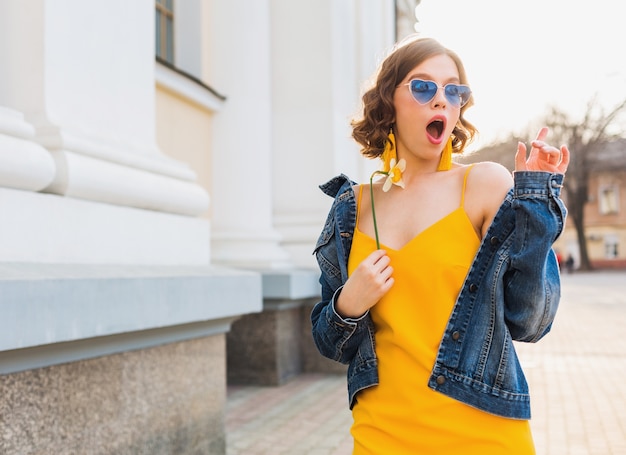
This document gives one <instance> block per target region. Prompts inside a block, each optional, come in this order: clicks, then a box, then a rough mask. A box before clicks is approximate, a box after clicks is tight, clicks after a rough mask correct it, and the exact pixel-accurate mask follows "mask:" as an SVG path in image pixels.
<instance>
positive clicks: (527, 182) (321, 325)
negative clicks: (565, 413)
mask: <svg viewBox="0 0 626 455" xmlns="http://www.w3.org/2000/svg"><path fill="white" fill-rule="evenodd" d="M562 181H563V175H562V174H551V173H548V172H530V171H523V172H515V173H514V185H513V188H511V190H509V192H508V193H507V195H506V197H505V199H504V201H503V203H502V205H501V206H500V208H499V210H498V212H497V214H496V216H495V218H494V220H493V222H492V223H491V226H490V227H489V229H488V231H487V234H486V235H485V237H484V238H483V239H482V241H481V244H480V247H479V249H478V252H477V254H476V256H475V258H474V260H473V262H472V265H471V267H470V270H469V272H468V274H467V276H466V278H465V282H464V283H463V286H462V287H461V290H460V293H459V295H458V298H457V300H456V303H455V305H454V307H453V310H452V313H451V315H450V318H449V320H448V323H447V326H446V328H445V331H444V333H443V336H442V339H441V343H440V345H439V349H438V353H437V357H436V361H435V364H434V365H433V368H432V372H431V375H430V378H429V381H428V387H430V388H431V389H432V390H436V391H438V392H441V393H443V394H445V395H447V396H449V397H451V398H454V399H456V400H459V401H461V402H463V403H466V404H468V405H470V406H473V407H476V408H478V409H482V410H484V411H486V412H490V413H493V414H496V415H500V416H504V417H509V418H515V419H528V418H530V397H529V393H528V384H527V382H526V379H525V377H524V373H523V371H522V369H521V366H520V362H519V360H518V357H517V355H516V353H515V349H514V347H513V340H516V341H525V342H536V341H538V340H539V339H541V338H542V337H543V336H544V335H545V334H546V333H548V331H549V330H550V327H551V325H552V321H553V320H554V317H555V314H556V310H557V307H558V303H559V299H560V275H559V268H558V264H557V261H556V256H555V254H554V252H553V250H552V244H553V243H554V241H555V240H556V239H557V238H558V236H559V235H560V234H561V232H562V230H563V226H564V222H565V217H566V213H567V211H566V208H565V205H564V204H563V202H562V201H561V199H560V198H559V197H560V192H561V187H562V185H561V184H562ZM354 184H355V183H354V182H352V181H351V180H350V179H349V178H348V177H346V176H345V175H343V174H342V175H340V176H337V177H335V178H333V179H332V180H330V181H329V182H327V183H326V184H324V185H321V186H320V188H321V189H322V191H324V192H325V193H326V194H328V195H329V196H331V197H334V198H335V200H334V202H333V205H332V207H331V209H330V213H329V214H328V218H327V220H326V223H325V225H324V228H323V230H322V233H321V235H320V237H319V239H318V241H317V244H316V247H315V255H316V258H317V261H318V264H319V267H320V270H321V276H320V284H321V292H322V295H321V301H320V302H319V303H317V304H316V305H315V307H314V308H313V311H312V312H311V321H312V324H313V329H312V331H313V338H314V340H315V344H316V346H317V348H318V349H319V351H320V352H321V354H322V355H324V356H326V357H329V358H331V359H333V360H336V361H338V362H341V363H345V364H348V365H349V366H348V402H349V405H350V408H352V407H353V406H354V404H355V402H356V399H357V398H358V396H357V394H358V392H359V391H360V390H362V389H365V388H367V387H371V386H373V385H376V384H378V367H377V365H378V363H377V359H376V354H375V349H374V344H375V342H374V333H375V327H374V324H373V323H372V319H371V316H370V314H369V312H366V313H365V314H364V315H363V316H361V317H360V318H357V319H351V318H347V319H344V318H342V317H341V316H339V315H338V314H337V312H336V311H335V301H336V299H337V296H338V295H339V293H340V292H341V289H342V287H343V284H344V283H345V282H346V280H347V279H348V257H349V255H350V247H351V245H352V237H353V233H354V229H355V225H356V199H355V195H354V191H353V188H352V187H353V185H354Z"/></svg>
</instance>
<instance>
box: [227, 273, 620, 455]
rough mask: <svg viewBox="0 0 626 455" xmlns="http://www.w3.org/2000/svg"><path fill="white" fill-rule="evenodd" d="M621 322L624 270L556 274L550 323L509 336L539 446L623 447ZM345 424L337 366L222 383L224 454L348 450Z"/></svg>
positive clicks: (588, 452) (604, 454)
mask: <svg viewBox="0 0 626 455" xmlns="http://www.w3.org/2000/svg"><path fill="white" fill-rule="evenodd" d="M625 328H626V271H594V272H586V273H583V272H574V273H572V274H564V275H563V276H562V298H561V306H560V308H559V311H558V313H557V317H556V320H555V323H554V325H553V327H552V331H551V332H550V333H549V334H548V335H547V336H546V337H545V338H544V339H543V340H541V341H540V342H539V343H537V344H523V343H517V344H516V348H517V350H518V354H519V356H520V359H521V362H522V365H523V368H524V371H525V373H526V377H527V379H528V382H529V385H530V390H531V403H532V415H533V416H532V419H531V427H532V430H533V435H534V439H535V445H536V449H537V455H626V381H625V378H626V329H625ZM351 424H352V415H351V413H350V411H349V410H348V406H347V398H346V380H345V377H344V376H343V375H321V374H303V375H300V376H298V377H297V378H295V379H293V380H292V381H290V382H288V383H287V384H285V385H282V386H278V387H249V386H243V387H242V386H236V387H235V386H229V387H228V396H227V414H226V434H227V454H228V455H243V454H246V455H265V454H268V455H269V454H271V455H283V454H284V455H350V454H351V451H352V439H351V437H350V425H351ZM458 453H465V452H463V448H459V452H458ZM383 455H387V454H383ZM389 455H394V454H389ZM428 455H430V454H428ZM437 455H442V454H437Z"/></svg>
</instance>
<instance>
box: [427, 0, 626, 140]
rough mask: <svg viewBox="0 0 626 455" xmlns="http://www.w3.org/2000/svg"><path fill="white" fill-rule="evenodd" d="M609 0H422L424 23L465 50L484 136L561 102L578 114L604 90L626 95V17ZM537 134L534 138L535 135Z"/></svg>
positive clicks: (474, 111)
mask: <svg viewBox="0 0 626 455" xmlns="http://www.w3.org/2000/svg"><path fill="white" fill-rule="evenodd" d="M619 10H620V3H619V2H616V1H614V0H613V1H609V0H595V1H593V2H582V1H581V2H572V1H566V0H525V1H497V0H422V1H421V4H420V5H418V7H417V8H416V15H417V18H418V21H419V22H418V24H417V29H418V32H419V33H421V34H422V35H426V36H431V37H433V38H436V39H437V40H439V41H440V42H441V43H442V44H444V45H445V46H447V47H449V48H451V49H452V50H454V51H455V52H457V53H458V54H459V56H460V57H461V59H462V60H463V63H464V65H465V69H466V71H467V75H468V78H469V82H470V85H471V87H472V91H473V93H474V99H475V105H474V106H473V107H471V108H470V109H469V110H468V111H467V114H466V116H467V118H468V119H469V120H470V121H472V123H474V124H475V125H476V126H477V127H478V129H479V131H480V133H481V136H480V137H481V139H480V140H479V142H478V143H477V144H476V145H480V144H483V143H487V142H489V141H491V140H492V139H495V138H498V137H503V136H505V135H507V133H508V132H510V131H515V132H521V131H523V130H524V129H525V127H526V126H527V125H528V124H529V123H532V124H535V123H536V122H537V121H538V120H539V118H541V117H542V116H543V115H544V113H545V112H546V110H547V106H548V105H556V106H558V107H559V108H560V109H562V110H567V111H568V112H571V113H572V114H573V115H575V116H582V112H583V110H584V106H585V105H586V103H587V101H589V100H590V99H591V98H592V97H593V95H594V94H596V93H598V94H599V95H600V98H601V99H602V100H603V104H604V105H606V106H607V107H609V108H610V107H612V106H614V105H616V104H617V103H618V102H620V101H621V100H623V99H624V98H626V49H625V48H624V47H625V45H626V20H625V19H624V16H623V15H622V14H621V13H620V11H619ZM529 139H530V138H529Z"/></svg>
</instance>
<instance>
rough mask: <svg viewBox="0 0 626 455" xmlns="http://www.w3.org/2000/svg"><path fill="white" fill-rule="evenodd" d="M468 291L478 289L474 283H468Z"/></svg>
mask: <svg viewBox="0 0 626 455" xmlns="http://www.w3.org/2000/svg"><path fill="white" fill-rule="evenodd" d="M469 290H470V292H476V291H477V290H478V286H476V285H475V284H474V283H472V284H470V287H469Z"/></svg>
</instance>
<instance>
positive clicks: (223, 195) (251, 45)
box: [208, 0, 297, 268]
mask: <svg viewBox="0 0 626 455" xmlns="http://www.w3.org/2000/svg"><path fill="white" fill-rule="evenodd" d="M210 9H211V14H210V16H211V17H212V18H214V20H213V22H212V23H211V26H210V34H211V38H210V42H211V59H210V61H211V65H210V68H209V69H208V72H209V80H210V81H211V83H213V84H214V85H215V86H216V87H219V90H220V92H221V93H223V94H224V95H225V96H226V102H225V103H224V107H223V109H222V110H221V111H220V114H219V116H217V117H216V118H215V123H214V126H213V131H214V138H215V139H214V147H213V151H214V152H213V153H214V155H213V161H212V164H213V176H212V178H213V186H212V188H211V194H212V196H213V200H214V202H213V206H212V213H211V227H212V236H211V249H212V256H211V257H212V260H213V261H214V262H216V263H220V264H227V265H232V266H242V267H255V268H282V267H285V266H288V265H289V263H290V261H289V257H288V255H287V253H286V252H285V251H284V250H283V249H282V248H281V247H280V245H279V243H280V240H281V239H280V236H279V234H278V232H277V231H276V230H275V229H274V227H273V225H272V189H273V188H276V187H275V186H274V184H273V182H274V179H275V178H276V176H275V175H273V174H272V167H271V162H272V118H271V116H272V109H271V100H272V97H271V88H272V87H271V80H270V74H271V72H270V65H271V60H270V9H269V1H268V0H233V1H223V0H210ZM224 43H228V45H225V44H224ZM285 172H289V169H285ZM279 190H280V191H283V192H290V191H296V190H297V189H296V188H286V187H284V188H280V189H279Z"/></svg>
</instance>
